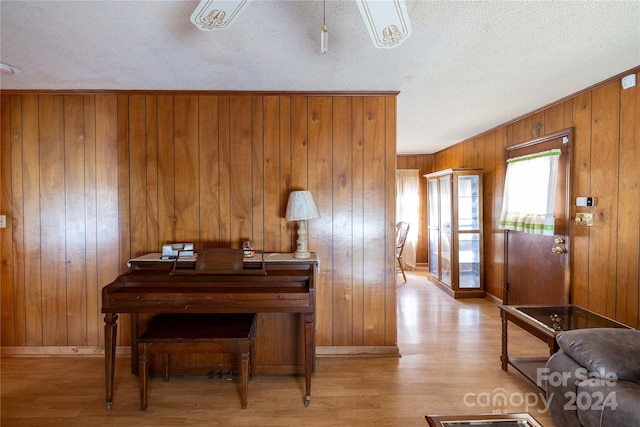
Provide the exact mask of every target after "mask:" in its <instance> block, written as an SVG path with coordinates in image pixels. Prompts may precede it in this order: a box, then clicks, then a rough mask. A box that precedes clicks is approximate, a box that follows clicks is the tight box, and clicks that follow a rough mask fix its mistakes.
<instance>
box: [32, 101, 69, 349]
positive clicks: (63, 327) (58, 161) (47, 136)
mask: <svg viewBox="0 0 640 427" xmlns="http://www.w3.org/2000/svg"><path fill="white" fill-rule="evenodd" d="M63 112H64V102H63V98H62V97H60V96H55V95H41V96H40V111H39V122H40V133H39V141H40V190H41V197H40V200H41V209H42V210H41V227H42V235H41V248H42V255H41V265H42V276H41V279H40V283H41V284H42V319H41V321H42V323H43V327H42V332H43V335H42V343H43V345H56V344H58V343H64V344H67V319H66V313H67V301H66V289H65V284H66V271H65V265H66V262H65V249H66V248H65V233H66V231H67V230H66V224H65V203H64V200H65V196H66V192H65V189H64V179H65V162H64V116H63Z"/></svg>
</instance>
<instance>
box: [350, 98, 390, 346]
mask: <svg viewBox="0 0 640 427" xmlns="http://www.w3.org/2000/svg"><path fill="white" fill-rule="evenodd" d="M351 108H352V109H353V112H352V115H351V118H352V121H353V123H352V125H351V129H352V137H351V140H352V145H351V151H352V154H351V159H352V161H353V165H352V174H353V178H352V180H353V195H352V201H351V204H352V209H353V213H352V217H353V225H352V230H353V236H352V238H351V240H352V246H351V252H352V255H351V257H352V265H351V275H352V277H353V279H352V284H351V286H352V292H351V295H352V298H353V306H352V310H353V314H352V319H353V320H352V333H351V335H352V340H353V341H352V342H353V344H352V345H356V346H361V345H364V289H365V278H364V275H365V274H364V273H365V254H366V251H367V243H366V242H367V237H366V222H365V221H366V219H365V198H366V196H365V168H366V165H365V160H364V159H365V156H364V134H363V132H364V98H363V97H356V98H353V100H352V101H351ZM394 187H395V180H394Z"/></svg>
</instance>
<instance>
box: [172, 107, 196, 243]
mask: <svg viewBox="0 0 640 427" xmlns="http://www.w3.org/2000/svg"><path fill="white" fill-rule="evenodd" d="M174 108H175V110H174V141H175V146H174V149H175V176H174V179H175V184H174V185H175V202H176V205H175V229H176V231H175V236H176V240H177V241H179V242H193V240H195V238H196V237H197V236H198V227H199V226H200V218H199V211H198V202H199V201H198V199H199V196H200V195H199V191H198V190H199V188H200V180H199V170H198V166H199V162H198V97H197V96H191V95H190V96H187V95H180V96H176V97H174ZM193 243H195V244H196V245H198V247H200V242H198V241H196V242H193Z"/></svg>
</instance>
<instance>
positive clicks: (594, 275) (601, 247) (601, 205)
mask: <svg viewBox="0 0 640 427" xmlns="http://www.w3.org/2000/svg"><path fill="white" fill-rule="evenodd" d="M619 86H620V85H619V83H618V82H612V83H611V84H608V85H605V86H602V87H599V88H597V89H594V91H593V103H592V116H591V123H592V124H591V126H592V130H593V133H592V144H591V154H592V158H591V162H592V169H591V190H592V196H594V197H596V200H597V202H596V205H595V206H594V207H593V213H594V217H595V218H594V222H595V224H597V226H594V227H592V228H591V236H590V245H589V308H591V309H592V310H594V311H596V312H598V313H602V314H604V315H606V316H610V317H614V316H615V303H616V297H615V295H616V287H615V286H610V284H611V283H616V268H615V266H616V265H617V252H616V250H617V247H616V239H617V237H618V234H617V225H618V224H617V219H618V209H617V202H618V193H619V191H618V174H619V170H618V161H619V159H618V138H619V114H618V105H619V103H620V89H619Z"/></svg>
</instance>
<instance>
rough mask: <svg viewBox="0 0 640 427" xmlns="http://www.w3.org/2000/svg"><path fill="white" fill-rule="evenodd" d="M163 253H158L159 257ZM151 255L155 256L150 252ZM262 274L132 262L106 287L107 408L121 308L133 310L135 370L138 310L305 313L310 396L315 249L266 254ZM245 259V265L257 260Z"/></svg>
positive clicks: (305, 370) (144, 311)
mask: <svg viewBox="0 0 640 427" xmlns="http://www.w3.org/2000/svg"><path fill="white" fill-rule="evenodd" d="M159 256H160V254H158V258H159ZM151 258H153V257H151ZM264 261H265V263H264V266H265V271H264V272H262V273H261V274H241V273H240V272H239V273H237V274H232V273H228V274H185V275H181V274H172V271H173V263H167V262H153V261H149V260H148V259H147V260H145V261H143V262H139V263H138V262H135V260H133V262H132V263H131V267H132V269H131V270H130V271H129V272H127V273H125V274H123V275H121V276H119V277H118V278H117V279H116V280H115V281H113V282H112V283H110V284H109V285H107V286H105V287H104V288H103V289H102V312H103V313H105V316H104V322H105V376H106V401H107V409H111V405H112V401H113V376H114V368H115V360H116V358H115V351H116V333H117V321H118V314H119V313H131V314H132V316H133V318H132V322H131V323H132V337H131V339H132V346H131V361H132V362H131V363H132V371H134V372H137V363H136V362H137V359H138V357H137V356H138V355H137V347H136V346H135V339H136V338H137V337H138V335H139V333H138V331H137V315H138V314H139V313H301V314H302V315H303V316H304V359H305V364H304V365H305V366H304V374H305V387H306V390H305V391H306V396H305V401H304V404H305V406H308V405H309V402H310V399H311V373H312V370H313V366H314V359H315V307H316V297H315V273H316V269H317V267H318V258H317V256H316V254H311V258H309V259H306V260H297V259H294V258H293V254H265V255H264ZM256 262H258V260H256V259H246V260H245V265H247V264H250V263H256Z"/></svg>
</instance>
